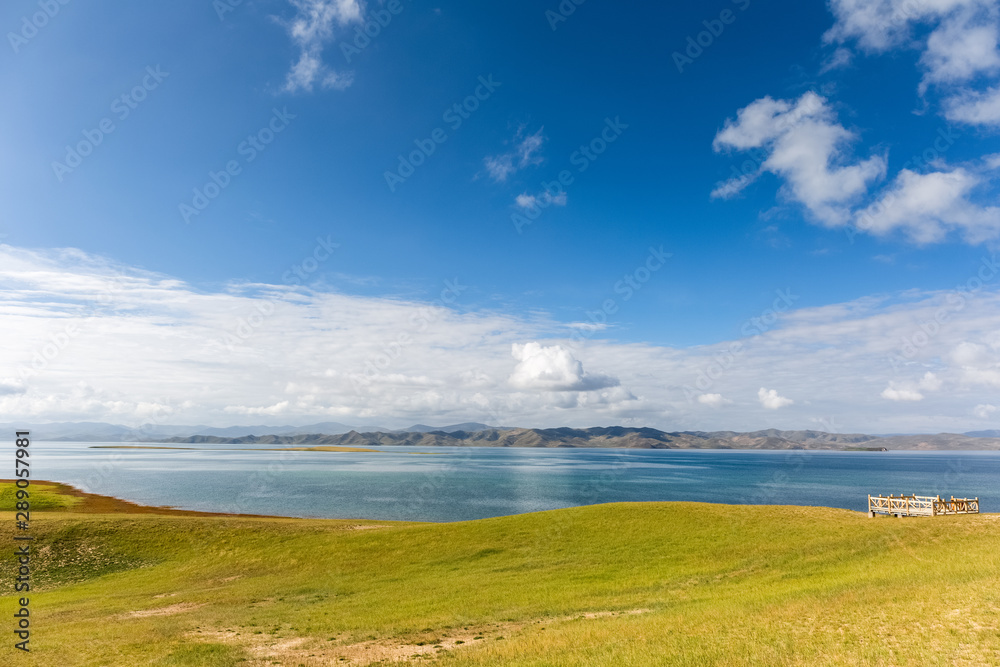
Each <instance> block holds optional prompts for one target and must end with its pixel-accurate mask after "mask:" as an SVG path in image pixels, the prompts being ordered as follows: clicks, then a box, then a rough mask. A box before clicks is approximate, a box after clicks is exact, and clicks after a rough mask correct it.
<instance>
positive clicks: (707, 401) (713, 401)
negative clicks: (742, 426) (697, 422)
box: [698, 394, 732, 408]
mask: <svg viewBox="0 0 1000 667" xmlns="http://www.w3.org/2000/svg"><path fill="white" fill-rule="evenodd" d="M698 402H699V403H701V404H702V405H707V406H709V407H710V408H719V407H722V406H723V405H728V404H730V403H732V401H730V400H729V399H727V398H724V397H723V396H722V394H702V395H701V396H699V397H698Z"/></svg>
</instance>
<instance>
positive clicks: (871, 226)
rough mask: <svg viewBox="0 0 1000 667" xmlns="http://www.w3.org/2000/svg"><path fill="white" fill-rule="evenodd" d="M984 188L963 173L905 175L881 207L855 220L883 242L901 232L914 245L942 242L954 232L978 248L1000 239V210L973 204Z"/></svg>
mask: <svg viewBox="0 0 1000 667" xmlns="http://www.w3.org/2000/svg"><path fill="white" fill-rule="evenodd" d="M982 182H983V179H982V178H981V177H980V176H978V175H977V174H974V173H972V172H970V171H968V170H966V169H963V168H957V169H953V170H951V171H947V172H944V171H935V172H931V173H927V174H918V173H916V172H913V171H910V170H909V169H903V170H902V171H900V173H899V175H898V176H897V177H896V179H895V181H894V182H893V184H892V185H891V186H890V187H889V188H888V189H887V190H886V192H885V193H884V194H883V195H882V196H881V197H880V198H879V200H878V201H876V202H874V203H873V204H871V205H869V206H868V207H867V208H865V209H862V210H861V211H859V212H858V213H857V214H856V222H855V224H856V226H857V228H858V229H860V230H864V231H868V232H871V233H873V234H876V235H879V236H884V235H886V234H889V233H891V232H894V231H896V230H901V231H902V232H904V233H905V234H906V235H907V236H909V237H910V239H912V240H913V241H915V242H916V243H934V242H938V241H941V240H943V239H944V238H945V237H946V236H947V234H948V232H949V231H951V230H957V231H958V232H960V233H961V234H962V235H963V237H964V238H965V239H966V240H967V241H969V242H970V243H980V242H982V241H984V240H987V239H991V238H995V237H996V236H997V235H998V234H1000V208H998V207H996V206H979V205H977V204H974V203H973V202H972V201H971V199H970V195H971V194H972V192H973V190H974V189H975V188H977V187H978V186H979V185H980V184H981V183H982Z"/></svg>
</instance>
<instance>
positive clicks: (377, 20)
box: [340, 0, 412, 64]
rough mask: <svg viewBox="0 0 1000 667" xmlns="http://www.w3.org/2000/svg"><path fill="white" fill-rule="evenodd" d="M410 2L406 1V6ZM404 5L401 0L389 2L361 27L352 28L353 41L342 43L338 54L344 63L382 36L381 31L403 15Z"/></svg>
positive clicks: (374, 12)
mask: <svg viewBox="0 0 1000 667" xmlns="http://www.w3.org/2000/svg"><path fill="white" fill-rule="evenodd" d="M411 1H412V0H406V3H407V4H408V3H409V2H411ZM404 9H406V4H404V3H403V2H402V0H389V2H387V3H385V5H384V6H383V7H382V8H381V9H376V10H375V11H373V12H372V13H371V18H370V19H368V20H367V21H365V22H364V24H363V25H359V26H355V27H354V39H352V40H350V41H342V42H341V43H340V52H341V53H342V54H343V55H344V61H345V62H347V63H348V64H350V63H351V61H352V60H354V57H355V56H359V55H361V52H362V51H364V50H365V49H367V48H368V47H369V46H371V43H372V40H373V39H375V38H377V37H378V36H379V35H381V34H382V31H383V30H385V29H386V28H388V27H389V24H390V23H392V20H393V19H394V18H395V17H397V16H399V15H400V14H402V13H403V10H404Z"/></svg>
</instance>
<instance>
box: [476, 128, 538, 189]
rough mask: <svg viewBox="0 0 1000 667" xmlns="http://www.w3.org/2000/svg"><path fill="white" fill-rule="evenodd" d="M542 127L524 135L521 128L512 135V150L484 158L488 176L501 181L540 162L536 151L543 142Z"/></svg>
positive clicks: (498, 181)
mask: <svg viewBox="0 0 1000 667" xmlns="http://www.w3.org/2000/svg"><path fill="white" fill-rule="evenodd" d="M544 129H545V128H544V127H543V128H539V130H538V131H537V132H535V133H534V134H529V135H527V136H525V135H524V128H521V129H520V130H518V132H517V134H516V135H515V136H514V141H515V142H516V144H515V146H514V150H512V151H510V152H508V153H501V154H500V155H492V156H487V157H486V158H484V159H483V165H484V166H485V167H486V172H487V173H488V174H489V175H490V178H492V179H493V180H494V181H496V182H497V183H502V182H504V181H506V180H507V179H508V178H510V177H511V176H512V175H514V174H516V173H517V172H518V171H520V170H521V169H526V168H527V167H530V166H535V165H539V164H541V163H542V162H543V160H542V158H541V157H540V156H539V155H538V154H537V153H538V151H540V150H541V148H542V145H543V144H544V143H545V136H544V135H543V134H542V132H543V130H544Z"/></svg>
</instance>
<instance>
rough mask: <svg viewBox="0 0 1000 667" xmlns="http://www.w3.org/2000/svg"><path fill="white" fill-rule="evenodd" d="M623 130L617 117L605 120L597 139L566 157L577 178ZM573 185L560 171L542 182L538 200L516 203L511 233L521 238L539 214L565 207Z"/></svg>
mask: <svg viewBox="0 0 1000 667" xmlns="http://www.w3.org/2000/svg"><path fill="white" fill-rule="evenodd" d="M627 129H628V125H626V124H625V123H623V122H622V120H621V116H615V118H614V120H612V119H611V118H605V119H604V127H603V128H602V129H601V131H600V132H599V133H598V134H597V136H595V137H594V138H593V139H591V140H590V141H589V142H587V143H585V144H582V145H581V146H580V147H579V148H578V149H577V150H575V151H573V152H572V153H571V154H570V156H569V163H570V165H572V166H574V167H576V173H577V174H582V173H584V172H585V171H587V170H588V169H590V166H591V165H592V164H593V163H594V162H596V161H597V159H598V158H600V157H601V156H602V155H603V154H604V153H605V152H606V151H607V150H608V147H609V146H611V144H613V143H615V142H616V141H618V139H619V138H620V137H621V136H622V134H623V133H624V132H625V130H627ZM575 182H576V176H574V175H573V171H571V170H569V169H563V170H562V171H560V172H559V174H558V175H557V176H556V178H555V180H552V181H542V182H541V184H540V185H541V189H542V196H541V197H529V199H528V201H526V202H524V203H520V202H519V204H518V206H519V208H520V209H521V212H520V213H518V212H515V213H512V214H511V216H510V222H511V224H512V225H514V230H515V231H516V232H517V233H518V234H523V233H524V228H525V227H527V226H528V225H531V224H533V223H534V222H535V221H536V220H537V219H538V218H539V217H540V216H541V215H542V211H543V210H545V209H547V208H548V207H549V206H551V205H552V204H555V203H560V202H562V203H565V201H566V188H568V187H569V186H571V185H573V183H575Z"/></svg>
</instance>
